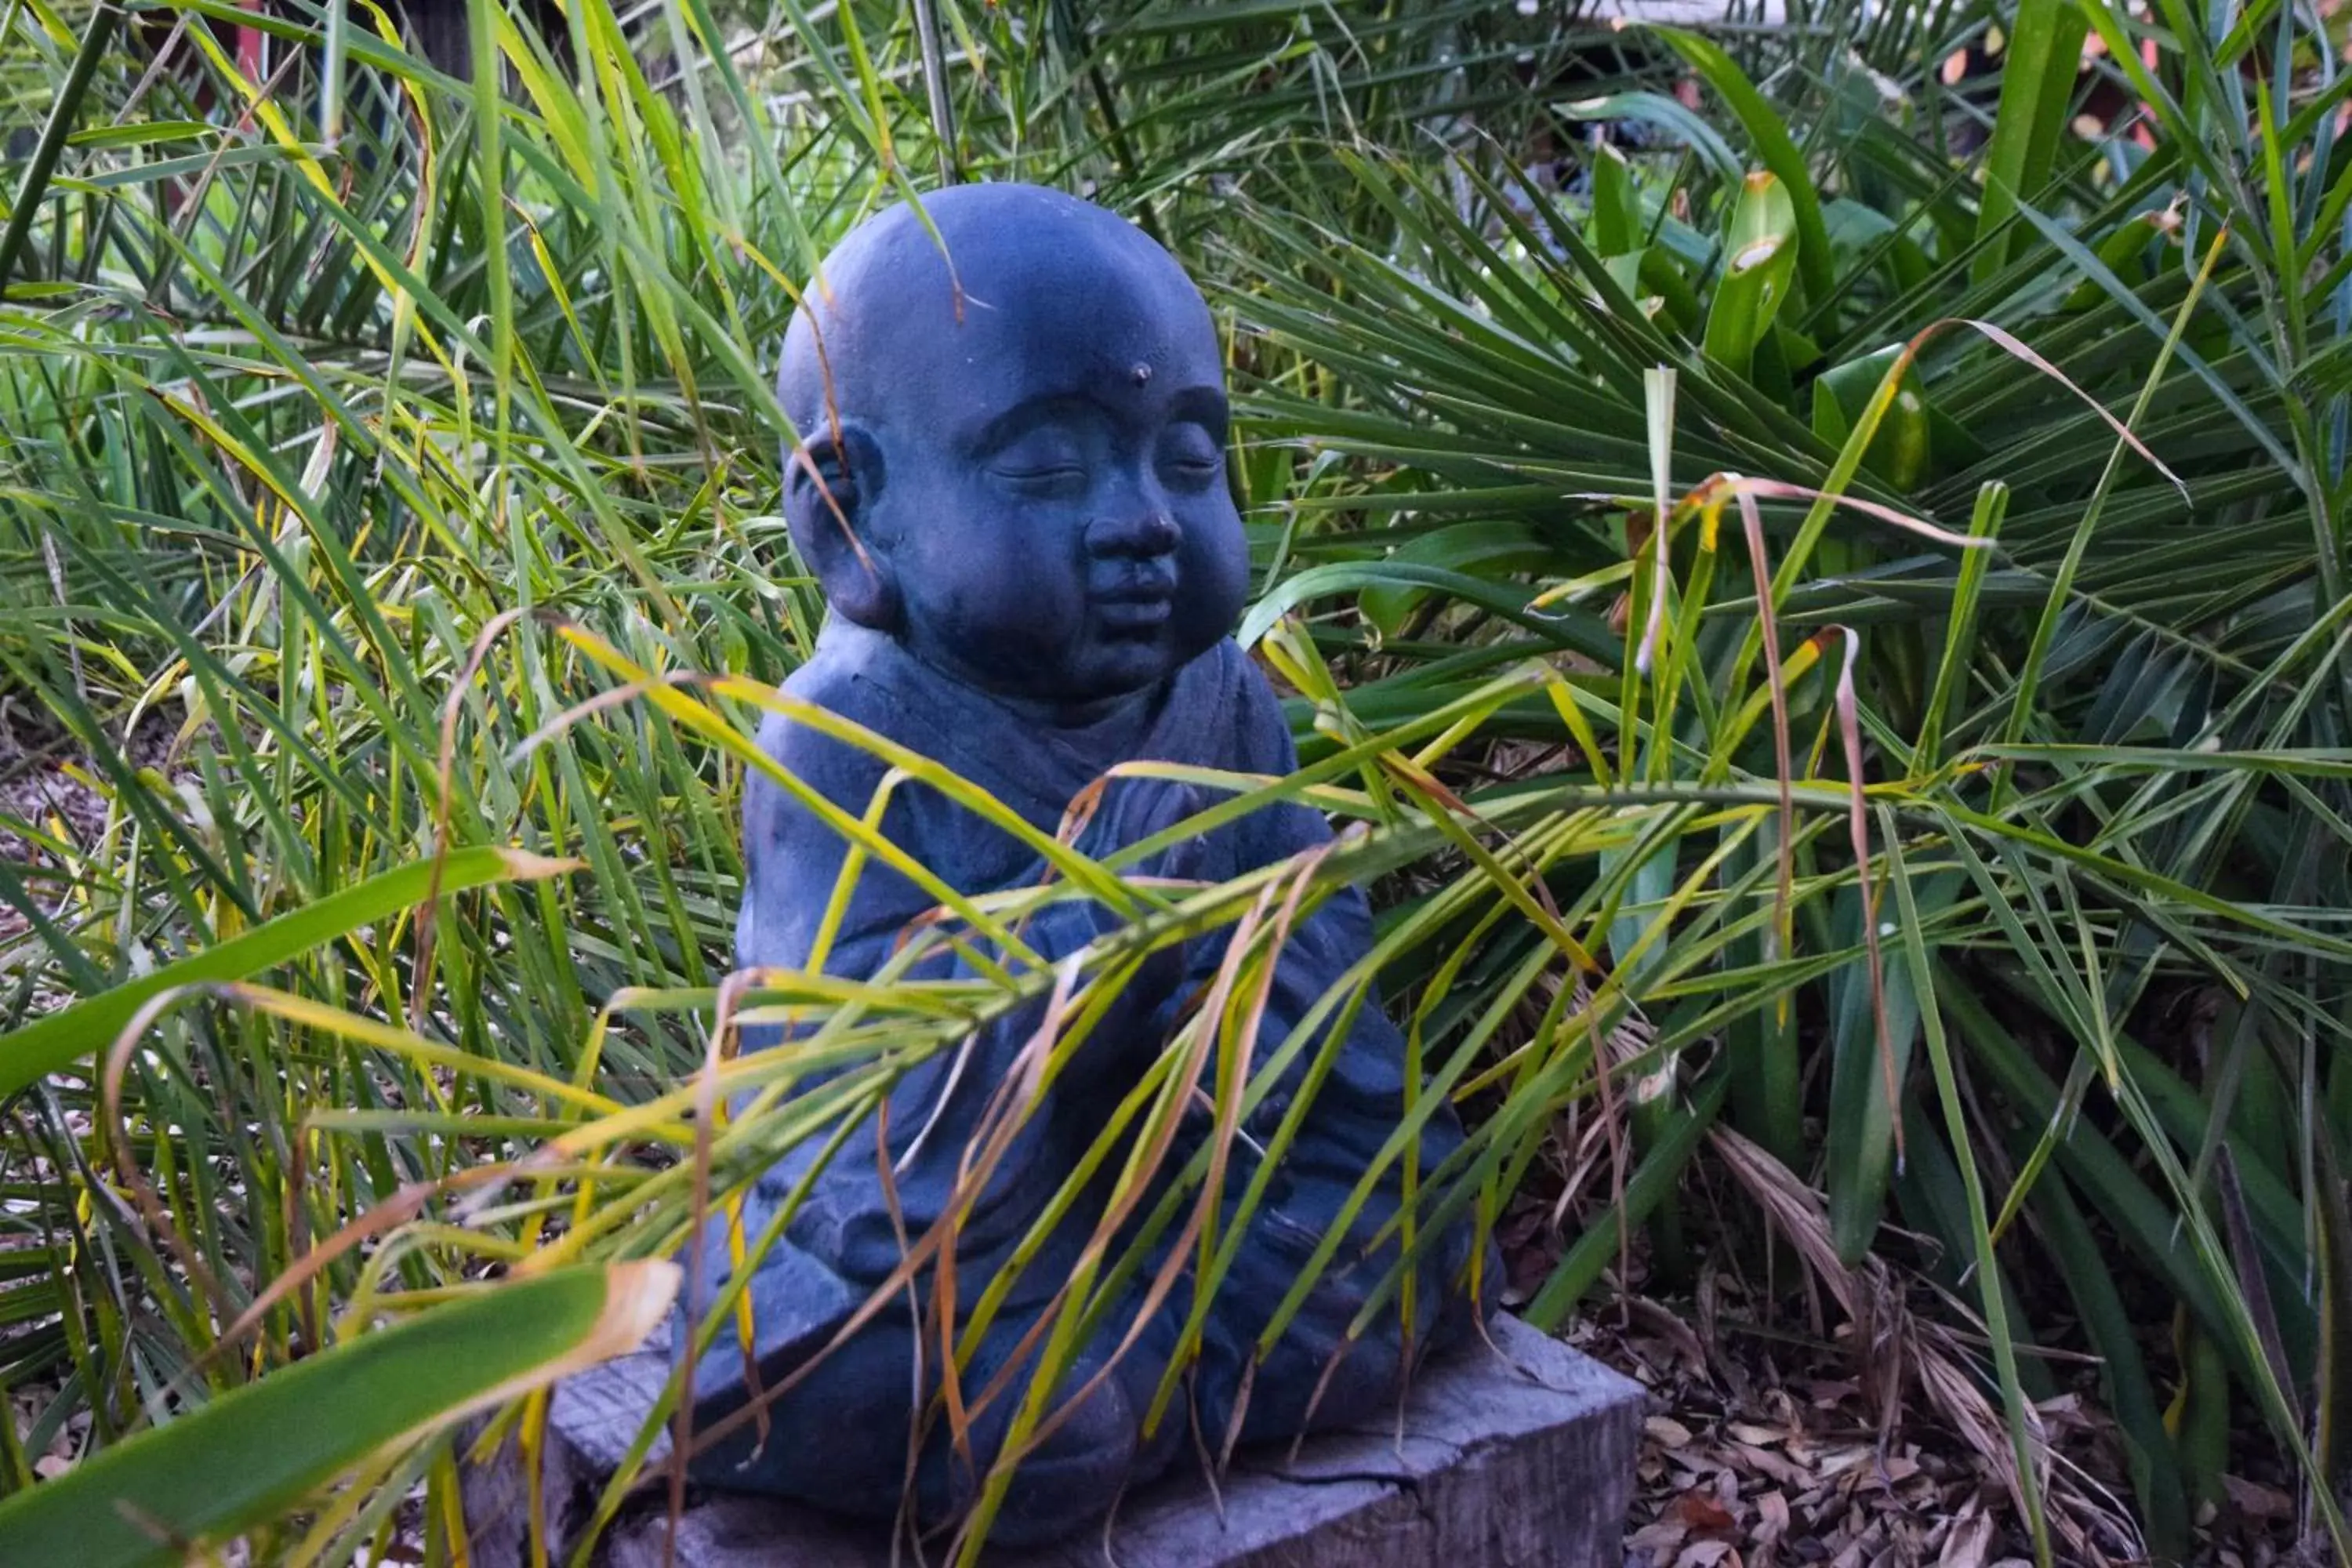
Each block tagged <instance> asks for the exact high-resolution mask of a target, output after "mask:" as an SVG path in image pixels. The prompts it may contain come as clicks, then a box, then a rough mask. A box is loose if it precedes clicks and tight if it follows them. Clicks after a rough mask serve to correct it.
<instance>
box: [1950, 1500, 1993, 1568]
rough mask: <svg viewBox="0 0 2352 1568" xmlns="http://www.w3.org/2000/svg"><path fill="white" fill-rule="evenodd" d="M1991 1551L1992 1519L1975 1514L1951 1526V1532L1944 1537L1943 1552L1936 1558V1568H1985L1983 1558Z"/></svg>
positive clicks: (1984, 1515)
mask: <svg viewBox="0 0 2352 1568" xmlns="http://www.w3.org/2000/svg"><path fill="white" fill-rule="evenodd" d="M1991 1551H1992V1520H1991V1518H1990V1516H1989V1515H1986V1514H1981V1513H1979V1514H1975V1515H1973V1516H1971V1517H1969V1518H1968V1519H1964V1520H1961V1521H1959V1522H1958V1523H1957V1524H1955V1525H1953V1526H1952V1533H1951V1534H1949V1535H1948V1536H1946V1537H1945V1538H1944V1553H1943V1555H1942V1556H1940V1557H1938V1558H1937V1559H1936V1568H1985V1558H1986V1556H1987V1555H1989V1554H1990V1552H1991Z"/></svg>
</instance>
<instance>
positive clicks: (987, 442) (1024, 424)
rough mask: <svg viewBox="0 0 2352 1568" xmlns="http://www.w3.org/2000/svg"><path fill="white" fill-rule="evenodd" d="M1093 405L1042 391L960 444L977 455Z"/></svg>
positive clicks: (1009, 409)
mask: <svg viewBox="0 0 2352 1568" xmlns="http://www.w3.org/2000/svg"><path fill="white" fill-rule="evenodd" d="M1091 406H1092V405H1090V404H1088V403H1087V400H1086V399H1085V398H1083V397H1079V396H1077V395H1074V394H1071V393H1066V392H1047V393H1040V394H1039V395H1036V396H1034V397H1024V398H1023V399H1022V400H1021V401H1020V402H1018V403H1016V404H1014V405H1013V406H1012V407H1010V408H1008V409H1006V410H1005V411H1004V412H1003V413H1002V414H998V415H995V416H992V417H991V418H990V419H988V420H987V421H986V422H985V423H984V424H982V426H980V427H979V428H978V429H976V430H973V431H971V432H970V433H969V434H967V435H966V436H965V437H963V439H962V440H961V442H960V443H959V445H961V447H963V449H964V450H965V451H966V452H967V453H970V454H973V455H985V454H987V453H990V452H993V451H995V450H996V449H997V448H998V447H1003V446H1004V445H1005V444H1007V443H1008V442H1012V441H1016V440H1019V439H1020V438H1021V437H1023V436H1025V435H1027V434H1028V433H1029V432H1030V431H1032V430H1034V429H1035V428H1036V427H1037V426H1040V425H1044V424H1047V423H1049V422H1051V421H1052V420H1055V419H1057V418H1062V417H1066V416H1070V415H1074V414H1085V413H1087V411H1088V410H1089V409H1090V408H1091Z"/></svg>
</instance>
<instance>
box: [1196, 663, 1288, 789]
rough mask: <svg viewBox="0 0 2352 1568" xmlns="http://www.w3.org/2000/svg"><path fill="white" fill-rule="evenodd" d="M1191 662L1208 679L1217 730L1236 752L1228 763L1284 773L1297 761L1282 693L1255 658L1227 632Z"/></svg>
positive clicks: (1245, 767)
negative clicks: (1217, 709) (1214, 695)
mask: <svg viewBox="0 0 2352 1568" xmlns="http://www.w3.org/2000/svg"><path fill="white" fill-rule="evenodd" d="M1196 662H1197V663H1198V664H1200V665H1202V666H1203V667H1205V669H1206V672H1207V673H1209V674H1210V676H1211V678H1212V679H1213V682H1214V685H1215V689H1216V693H1217V700H1218V701H1219V703H1220V704H1221V705H1222V707H1223V710H1224V711H1223V714H1221V715H1220V722H1219V724H1218V726H1217V728H1218V731H1219V733H1221V734H1222V735H1223V736H1226V737H1228V738H1229V740H1228V743H1230V744H1232V745H1234V746H1235V747H1237V748H1238V750H1239V752H1240V754H1239V755H1238V756H1236V757H1234V758H1233V759H1232V760H1231V762H1230V763H1229V764H1228V765H1232V766H1237V767H1240V768H1244V769H1246V770H1249V771H1252V772H1258V773H1288V772H1289V771H1290V770H1291V769H1292V768H1293V767H1295V766H1297V760H1296V757H1295V755H1294V753H1293V752H1292V750H1291V743H1290V724H1289V721H1288V720H1287V719H1286V717H1285V716H1284V714H1283V710H1282V698H1281V697H1280V695H1278V694H1277V693H1276V691H1275V689H1274V683H1273V682H1272V681H1270V680H1268V679H1266V675H1265V670H1263V669H1261V668H1258V664H1257V660H1255V659H1254V658H1250V656H1249V655H1248V654H1247V653H1245V652H1244V651H1243V650H1242V646H1241V645H1240V644H1239V643H1237V642H1235V641H1234V639H1233V638H1231V637H1227V638H1225V639H1224V640H1223V642H1220V643H1218V644H1217V645H1216V646H1215V647H1213V648H1211V649H1210V650H1209V651H1208V652H1207V653H1204V654H1202V656H1201V658H1199V659H1198V660H1197V661H1196Z"/></svg>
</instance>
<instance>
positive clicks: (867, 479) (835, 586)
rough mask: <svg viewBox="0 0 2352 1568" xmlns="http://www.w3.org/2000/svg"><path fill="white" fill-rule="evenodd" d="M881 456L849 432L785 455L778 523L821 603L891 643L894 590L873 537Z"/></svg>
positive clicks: (838, 431) (883, 551)
mask: <svg viewBox="0 0 2352 1568" xmlns="http://www.w3.org/2000/svg"><path fill="white" fill-rule="evenodd" d="M881 494H882V449H881V447H880V446H879V445H877V443H876V441H875V440H874V437H872V436H870V435H868V434H867V433H866V431H865V430H863V429H861V428H859V427H858V426H855V425H849V424H843V425H841V426H837V427H835V428H834V429H830V430H826V431H824V432H822V433H820V434H815V435H813V436H811V437H810V438H809V439H808V440H807V441H805V442H803V443H802V445H801V446H800V447H798V448H797V449H793V450H789V451H787V452H786V453H785V454H784V521H785V524H786V525H787V526H788V527H790V528H791V530H792V532H793V545H794V547H796V548H797V549H798V550H799V551H800V552H801V559H802V560H803V561H804V562H806V563H808V567H809V570H811V571H813V572H814V573H815V574H816V577H817V581H818V582H819V583H820V584H824V596H825V599H826V601H827V602H828V603H829V604H831V605H832V606H833V607H834V608H835V610H838V611H839V612H841V614H842V615H844V616H847V617H848V618H849V619H851V620H853V621H855V622H856V623H857V624H858V625H859V626H871V627H872V628H873V629H875V630H876V631H878V632H888V633H890V634H892V635H894V636H895V635H896V634H897V633H898V578H897V576H896V575H895V574H894V573H893V572H892V569H891V563H890V559H889V554H890V552H889V551H888V549H887V547H886V546H885V545H884V544H883V543H882V542H879V541H877V538H876V535H875V530H874V528H873V526H872V520H873V515H874V507H875V503H876V501H877V500H879V499H880V498H881Z"/></svg>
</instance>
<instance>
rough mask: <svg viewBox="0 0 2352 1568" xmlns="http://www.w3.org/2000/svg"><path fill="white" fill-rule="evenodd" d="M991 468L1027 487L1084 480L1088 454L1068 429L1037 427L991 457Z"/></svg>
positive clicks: (1005, 477)
mask: <svg viewBox="0 0 2352 1568" xmlns="http://www.w3.org/2000/svg"><path fill="white" fill-rule="evenodd" d="M988 471H989V472H990V473H992V474H994V475H996V476H997V477H998V478H999V479H1008V480H1011V481H1012V482H1013V483H1014V484H1016V485H1020V486H1022V487H1023V488H1024V489H1026V488H1031V487H1035V486H1052V487H1061V486H1066V485H1072V484H1082V483H1084V482H1085V480H1086V477H1087V455H1086V452H1085V450H1084V449H1083V448H1082V447H1080V446H1079V445H1078V443H1077V442H1076V441H1075V440H1073V439H1072V438H1071V437H1069V436H1068V435H1066V434H1065V433H1064V432H1061V431H1056V430H1037V431H1033V432H1031V433H1030V434H1028V435H1026V436H1024V437H1020V438H1019V439H1018V440H1015V441H1013V442H1012V443H1010V444H1009V445H1007V446H1006V447H1004V448H1003V450H1001V451H999V452H998V453H997V454H996V455H995V456H994V457H992V458H990V459H989V463H988Z"/></svg>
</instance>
